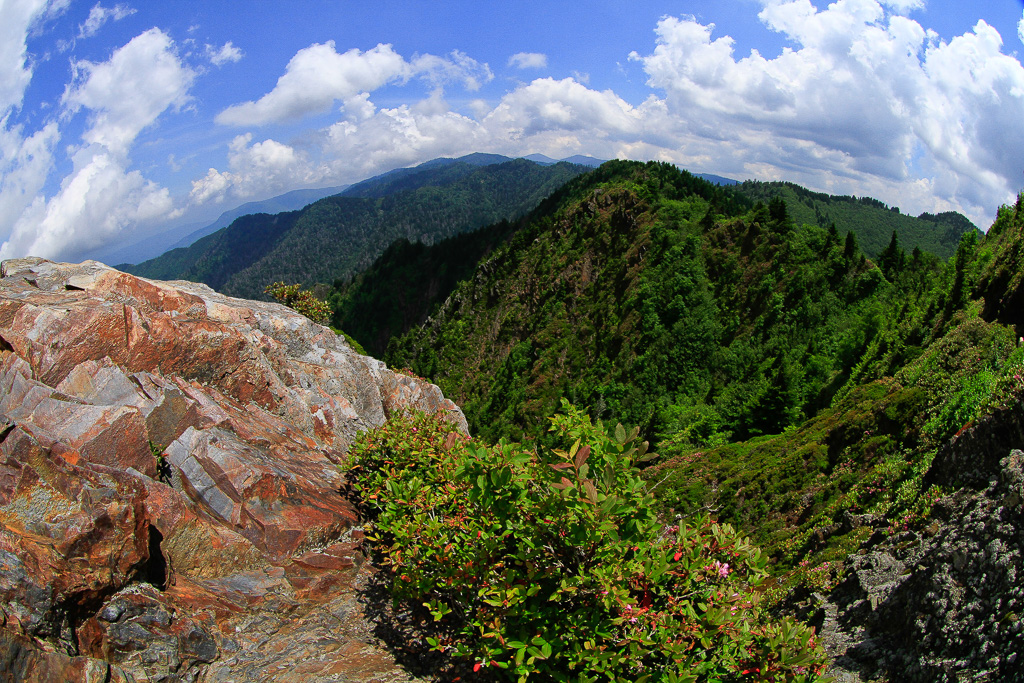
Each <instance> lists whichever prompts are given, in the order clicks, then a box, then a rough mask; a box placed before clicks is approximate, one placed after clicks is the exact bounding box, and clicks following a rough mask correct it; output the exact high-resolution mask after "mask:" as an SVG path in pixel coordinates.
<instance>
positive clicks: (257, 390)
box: [0, 258, 466, 681]
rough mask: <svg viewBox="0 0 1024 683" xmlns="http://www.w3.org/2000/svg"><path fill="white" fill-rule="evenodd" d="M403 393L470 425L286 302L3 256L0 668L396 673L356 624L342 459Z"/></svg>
mask: <svg viewBox="0 0 1024 683" xmlns="http://www.w3.org/2000/svg"><path fill="white" fill-rule="evenodd" d="M407 410H423V411H428V412H438V411H441V412H443V413H445V414H446V415H447V416H448V417H449V419H450V420H451V422H452V429H453V430H458V431H463V432H464V431H466V422H465V418H464V417H463V415H462V413H461V411H460V410H459V409H458V407H457V406H455V405H454V404H453V403H452V402H451V401H448V400H446V399H445V398H444V397H443V396H442V395H441V392H440V390H439V389H438V388H437V387H436V386H434V385H431V384H429V383H427V382H425V381H423V380H420V379H416V378H411V377H407V376H404V375H399V374H396V373H393V372H392V371H390V370H389V369H388V368H387V367H386V366H385V365H384V364H383V363H381V362H379V361H377V360H374V359H372V358H368V357H366V356H362V355H359V354H357V353H355V352H354V351H353V350H352V349H351V348H350V347H349V346H348V345H347V343H346V342H345V340H344V338H343V337H340V336H338V335H335V334H334V333H333V332H332V331H331V330H330V329H328V328H325V327H323V326H320V325H317V324H315V323H313V322H311V321H309V320H308V319H306V318H304V317H303V316H301V315H298V314H297V313H295V312H294V311H291V310H290V309H288V308H286V307H284V306H281V305H278V304H272V303H266V302H257V301H244V300H240V299H233V298H230V297H225V296H222V295H219V294H217V293H216V292H214V291H213V290H211V289H209V288H208V287H206V286H204V285H198V284H194V283H188V282H173V283H169V282H155V281H149V280H144V279H142V278H137V277H134V276H132V275H128V274H125V273H121V272H119V271H117V270H114V269H112V268H109V267H107V266H104V265H102V264H100V263H96V262H85V263H83V264H65V263H53V262H50V261H45V260H42V259H34V258H33V259H16V260H10V261H5V262H3V264H2V265H0V681H3V680H38V681H43V680H57V679H58V678H59V679H61V680H69V681H79V680H80V681H85V680H133V679H134V680H165V681H177V680H181V681H185V680H198V679H199V678H202V677H205V676H207V675H209V676H212V677H213V679H216V680H222V679H223V680H250V679H252V680H255V679H258V678H259V677H261V676H264V675H267V674H268V673H269V671H268V670H267V669H266V668H265V667H267V666H271V664H269V663H268V662H272V667H273V668H274V670H275V671H277V672H279V673H280V672H284V671H293V670H294V671H295V672H299V671H301V672H303V673H302V674H301V676H299V678H302V677H305V678H306V680H310V677H312V679H317V680H331V679H335V680H349V678H345V676H349V677H353V676H355V677H357V678H364V679H366V680H371V679H373V678H375V677H376V678H378V679H379V680H408V677H407V676H406V674H404V673H403V672H402V671H401V670H399V669H396V668H395V664H394V661H393V659H392V658H391V656H390V655H388V654H387V653H386V652H385V651H384V650H383V649H381V647H380V645H379V643H376V642H375V641H374V640H373V639H372V637H371V636H370V635H369V631H368V630H367V629H366V628H361V627H360V626H359V623H360V622H359V620H360V619H361V618H362V617H361V614H362V611H361V608H359V607H358V602H357V601H355V599H354V598H353V597H352V591H353V590H354V588H353V586H357V585H360V582H362V581H364V580H365V579H364V578H361V577H363V576H364V574H365V573H366V572H370V571H372V568H370V567H369V566H368V565H366V564H365V563H364V558H363V555H362V553H361V552H360V543H361V532H360V530H359V527H358V519H357V515H356V512H355V510H354V508H353V506H352V504H351V503H350V502H349V501H348V500H347V499H346V497H345V495H344V491H345V490H346V482H345V478H344V475H343V473H342V471H341V470H340V469H339V465H341V464H343V463H344V459H345V453H346V452H347V450H348V448H349V446H350V444H351V443H352V441H353V440H354V438H355V437H356V435H357V434H358V433H359V432H361V431H363V430H366V429H369V428H372V427H375V426H379V425H381V424H383V423H384V422H385V421H386V420H387V419H388V418H389V417H390V416H391V415H395V414H398V413H401V412H403V411H407ZM336 605H343V606H344V612H345V616H344V618H342V619H340V620H339V618H338V617H337V615H334V614H332V612H331V611H330V610H331V608H332V607H331V606H336ZM354 605H355V606H354ZM324 610H327V611H326V612H325V611H324ZM345 618H347V619H351V620H354V623H353V624H348V625H345V624H344V623H343V622H344V619H345ZM296 623H306V624H307V626H309V627H308V628H305V629H304V630H296V629H295V628H293V627H292V626H293V625H294V624H296ZM254 624H258V625H259V626H258V627H254V626H253V625H254ZM317 624H319V626H316V625H317ZM289 625H291V626H289ZM310 634H315V635H316V638H317V640H316V644H317V645H318V647H321V650H320V651H319V653H318V656H317V657H315V658H311V655H310V650H311V648H312V641H310V643H308V644H306V645H301V644H299V643H300V641H301V642H304V641H302V639H303V638H307V639H308V638H309V637H310ZM332 638H333V639H334V642H332V640H331V639H332ZM268 644H270V645H273V647H274V652H276V653H278V654H277V655H276V656H274V657H272V658H271V659H269V660H267V661H263V660H258V658H254V657H253V656H252V652H254V651H255V650H261V648H265V647H267V646H268ZM324 648H325V649H324ZM261 651H262V650H261ZM290 652H294V653H295V654H294V655H289V654H288V653H290ZM281 653H284V654H281ZM302 653H304V654H302ZM353 653H358V654H357V655H354V654H353ZM290 657H291V659H290ZM300 660H301V661H300ZM243 662H247V664H246V666H248V667H249V668H246V666H243V665H242V664H240V663H243ZM232 663H234V665H233V664H232ZM260 667H264V668H260ZM281 675H285V674H284V673H281ZM296 675H297V674H296ZM54 676H56V678H54ZM281 680H284V678H281ZM296 680H298V678H296Z"/></svg>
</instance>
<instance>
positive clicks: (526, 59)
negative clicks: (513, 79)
mask: <svg viewBox="0 0 1024 683" xmlns="http://www.w3.org/2000/svg"><path fill="white" fill-rule="evenodd" d="M508 65H509V66H514V67H516V68H517V69H546V68H547V66H548V56H547V55H545V54H542V53H540V52H517V53H516V54H514V55H512V56H511V57H509V58H508Z"/></svg>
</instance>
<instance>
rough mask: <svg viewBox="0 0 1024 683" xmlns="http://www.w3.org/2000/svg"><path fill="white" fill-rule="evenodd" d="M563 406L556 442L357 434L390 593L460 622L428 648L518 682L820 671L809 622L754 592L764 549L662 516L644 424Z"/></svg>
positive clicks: (726, 532) (423, 430)
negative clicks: (778, 615)
mask: <svg viewBox="0 0 1024 683" xmlns="http://www.w3.org/2000/svg"><path fill="white" fill-rule="evenodd" d="M563 410H564V412H563V413H562V414H560V415H556V416H555V417H553V418H551V431H552V433H553V435H554V436H555V437H556V438H557V439H558V440H559V442H560V443H561V444H562V445H563V446H564V447H563V448H556V449H553V450H551V451H544V452H541V451H539V450H530V449H528V448H526V447H524V446H522V445H519V444H512V443H508V442H505V441H502V442H499V443H498V444H497V445H494V446H488V445H484V444H480V443H476V442H473V441H471V440H469V439H467V438H465V437H462V436H460V435H458V434H456V433H455V432H452V431H450V430H451V427H450V425H448V424H447V423H446V422H444V421H443V419H441V418H434V417H428V416H424V415H416V416H412V417H408V418H405V419H396V420H392V421H391V422H389V423H388V424H386V425H384V426H383V427H380V428H379V429H377V430H374V431H372V432H368V433H366V434H364V435H363V436H362V437H361V439H360V440H359V441H358V442H357V443H356V445H354V446H353V450H352V468H351V477H352V479H353V481H354V483H355V485H356V489H357V491H359V492H360V494H361V495H362V497H363V500H364V502H365V504H366V505H367V506H368V508H369V512H370V515H371V516H372V517H373V518H374V520H375V530H374V531H373V533H372V534H371V538H372V539H373V540H374V541H375V543H376V549H377V551H378V552H379V554H380V562H381V564H382V566H384V567H385V568H387V569H388V570H390V573H391V575H392V578H393V582H392V591H393V595H394V597H395V598H396V599H397V600H404V601H408V602H411V603H413V604H422V605H423V606H424V607H426V608H427V609H428V610H429V611H430V613H431V614H432V615H433V618H434V620H435V621H437V622H441V624H439V625H441V626H445V627H446V631H445V632H446V633H448V634H450V635H449V636H442V637H437V638H434V637H431V638H428V641H429V643H430V644H431V646H432V647H433V648H435V649H438V650H442V651H451V652H452V653H454V654H455V655H457V656H460V657H465V658H470V659H471V660H473V661H474V662H475V664H474V669H475V670H480V669H481V668H483V667H491V668H493V669H492V671H493V672H494V673H495V674H497V675H498V676H499V677H501V678H504V679H508V680H518V681H526V680H531V679H532V680H553V681H599V680H600V681H608V680H623V681H733V680H735V681H739V680H791V681H809V680H817V679H818V677H819V674H820V672H821V671H822V669H823V664H822V662H823V661H824V655H823V652H822V650H821V648H820V646H818V645H817V644H816V643H815V641H814V635H813V630H812V629H809V628H807V627H806V626H803V625H800V624H797V623H795V622H793V621H789V620H785V621H781V622H778V623H772V622H769V621H767V618H766V617H765V616H764V614H763V612H762V611H760V610H758V609H756V607H755V604H756V602H757V599H756V597H755V593H754V591H753V589H754V587H755V586H757V584H758V583H759V582H760V581H761V580H762V579H763V578H764V576H765V570H764V567H765V559H764V557H762V555H761V553H760V552H759V551H758V550H757V549H756V548H754V547H752V546H751V545H750V543H749V541H748V540H747V539H746V538H743V537H741V536H740V535H739V534H737V533H736V532H735V531H734V530H733V529H732V528H731V527H730V526H728V525H719V524H716V523H714V522H712V521H710V520H707V519H701V520H698V521H696V522H695V523H694V524H692V525H690V526H665V525H663V524H661V523H660V522H659V521H658V519H657V518H656V516H655V514H654V513H653V512H652V509H653V506H652V501H651V497H650V495H649V494H648V493H646V491H645V487H644V483H643V482H642V481H641V479H640V477H639V472H638V470H637V468H636V467H635V464H636V462H637V461H638V460H639V459H642V458H643V456H644V454H645V451H646V443H644V444H640V445H634V441H635V439H636V436H637V430H636V429H634V430H632V432H631V433H627V432H626V430H625V429H623V427H622V426H621V425H618V426H617V427H616V428H615V429H614V430H611V431H608V430H606V429H605V428H604V427H603V425H602V424H601V423H600V422H598V423H597V424H593V423H592V422H591V420H590V418H589V417H587V416H586V415H584V414H582V413H581V412H580V411H579V410H577V409H576V408H574V407H572V406H570V405H569V404H568V403H566V402H564V401H563Z"/></svg>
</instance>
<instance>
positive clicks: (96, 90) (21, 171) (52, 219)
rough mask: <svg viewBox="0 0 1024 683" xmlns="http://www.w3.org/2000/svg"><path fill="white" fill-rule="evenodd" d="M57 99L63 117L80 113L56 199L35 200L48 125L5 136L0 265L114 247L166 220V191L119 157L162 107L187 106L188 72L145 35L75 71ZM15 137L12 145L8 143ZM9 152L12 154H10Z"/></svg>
mask: <svg viewBox="0 0 1024 683" xmlns="http://www.w3.org/2000/svg"><path fill="white" fill-rule="evenodd" d="M73 66H74V71H75V79H74V82H73V83H72V84H71V85H69V86H68V88H67V89H66V90H65V93H64V97H63V103H64V105H65V111H64V116H65V117H68V118H70V117H72V116H73V115H74V114H75V113H77V112H78V111H80V110H81V109H82V108H85V109H88V110H89V118H88V126H87V128H86V130H85V132H84V133H83V135H82V142H83V144H82V145H81V146H79V147H78V148H77V149H76V150H72V151H73V156H72V171H71V173H70V174H69V175H67V176H66V177H65V178H64V179H63V180H62V182H61V184H60V189H59V190H58V191H57V192H56V194H55V195H54V196H52V197H50V198H49V199H47V198H46V197H45V196H44V195H43V194H42V190H43V184H44V182H45V179H46V176H47V175H48V173H49V172H50V171H51V170H52V168H53V163H52V151H53V148H54V147H55V145H56V142H57V140H58V138H59V137H60V134H59V131H58V129H57V124H56V123H53V122H51V123H49V124H47V125H46V126H44V127H43V128H42V129H41V130H39V131H37V132H36V133H35V134H34V135H31V136H28V137H26V138H21V131H20V130H14V131H4V134H5V136H6V138H7V140H8V141H7V142H5V143H4V166H3V167H2V170H3V174H4V175H3V184H2V185H0V217H2V219H3V224H4V225H5V226H9V227H10V234H9V236H8V237H7V239H6V240H5V241H4V242H3V244H2V245H0V256H2V257H5V258H6V257H11V256H25V255H29V254H31V255H38V256H44V257H49V258H70V257H75V256H77V255H79V254H80V253H81V252H82V251H83V250H87V249H90V248H93V247H97V246H100V245H102V244H104V243H106V242H109V241H111V240H113V239H117V238H118V237H119V236H120V235H121V234H122V233H123V232H124V231H125V230H126V229H128V228H130V227H134V226H135V225H137V224H138V223H145V222H153V221H155V220H158V219H162V218H169V217H172V216H173V215H174V213H175V210H174V206H173V202H172V200H171V198H170V194H169V192H168V191H167V189H165V188H162V187H160V186H159V185H157V184H156V183H153V182H152V181H149V180H147V179H146V178H144V177H143V176H142V174H141V173H140V172H139V171H137V170H130V168H129V161H128V153H129V151H130V149H131V147H132V145H133V143H134V142H135V139H136V137H137V136H138V134H139V133H140V132H141V131H142V130H143V129H145V128H147V127H149V126H151V125H152V124H153V123H154V122H155V121H156V120H157V118H158V117H159V116H160V114H161V113H163V112H164V111H166V110H167V109H168V108H169V107H172V106H178V107H180V106H181V105H182V104H184V103H185V102H187V100H188V90H189V87H190V86H191V84H192V81H193V79H194V75H195V74H194V72H193V71H191V70H190V69H189V68H187V67H186V66H185V65H183V64H182V63H181V61H180V60H179V59H178V57H177V55H176V54H175V52H174V45H173V43H172V41H171V40H170V38H169V37H168V36H167V35H166V34H164V33H163V32H161V31H159V30H157V29H152V30H150V31H147V32H145V33H143V34H141V35H139V36H137V37H135V38H134V39H133V40H131V41H130V42H129V43H128V44H126V45H124V46H123V47H121V48H119V49H118V50H116V51H115V52H114V54H113V55H112V56H111V58H110V59H109V60H108V61H106V62H103V63H100V64H94V63H92V62H76V63H74V65H73ZM12 136H17V137H18V138H21V139H15V140H13V142H12V141H10V140H11V139H12ZM8 148H10V149H12V150H14V149H16V152H9V151H8Z"/></svg>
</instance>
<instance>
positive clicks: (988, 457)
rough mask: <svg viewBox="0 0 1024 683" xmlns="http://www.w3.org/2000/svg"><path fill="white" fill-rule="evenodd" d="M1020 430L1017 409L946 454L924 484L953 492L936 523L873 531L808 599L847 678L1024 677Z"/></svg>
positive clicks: (840, 674) (968, 434) (1022, 416)
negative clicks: (839, 574) (842, 573)
mask: <svg viewBox="0 0 1024 683" xmlns="http://www.w3.org/2000/svg"><path fill="white" fill-rule="evenodd" d="M1022 424H1024V413H1022V411H1021V408H1020V406H1013V407H1012V408H1009V409H1005V410H1003V411H1001V412H999V413H996V414H994V415H991V416H989V417H988V418H986V419H985V420H983V421H981V422H980V423H979V424H977V425H975V426H973V427H972V428H971V429H969V430H967V431H965V432H964V433H963V434H961V435H960V436H959V437H958V438H957V439H955V440H954V441H952V442H951V443H950V444H948V445H947V446H945V447H943V448H942V449H940V450H939V452H938V454H937V455H936V457H935V460H934V462H933V463H932V466H931V469H930V470H929V473H928V480H929V481H930V482H932V483H938V484H941V485H943V486H947V487H949V488H950V489H956V492H955V493H953V494H952V495H949V496H946V497H945V498H942V499H940V500H939V501H937V502H936V503H935V505H934V507H933V517H934V519H933V520H932V523H931V524H930V525H929V526H928V527H927V528H926V529H925V530H924V531H923V532H921V533H916V532H913V531H906V532H902V533H899V534H895V535H893V536H891V537H887V536H886V535H885V534H883V533H881V532H876V534H875V536H873V537H872V538H871V539H870V540H869V541H868V542H867V543H866V544H865V545H864V547H863V548H862V549H861V550H860V551H859V552H858V553H857V554H854V555H851V556H850V558H849V561H848V565H849V569H848V571H847V573H846V578H845V580H844V581H843V583H842V584H840V585H839V586H837V587H836V588H835V590H833V591H832V592H831V594H830V595H829V596H827V597H826V596H822V595H815V596H813V597H812V599H811V602H812V603H817V605H816V610H814V609H812V610H811V611H812V614H811V616H812V622H813V621H816V622H817V625H819V626H820V627H821V635H822V637H823V639H824V641H825V642H826V647H827V648H828V649H829V651H830V655H831V656H832V657H833V658H834V669H833V671H832V672H831V673H832V674H833V675H835V676H836V677H837V679H838V680H839V681H859V680H891V681H965V680H971V681H1020V680H1024V673H1022V672H1024V584H1022V583H1021V579H1022V578H1024V452H1021V451H1020V450H1011V449H1016V448H1019V447H1021V446H1024V440H1022V434H1024V429H1022ZM815 611H816V613H813V612H815Z"/></svg>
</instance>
